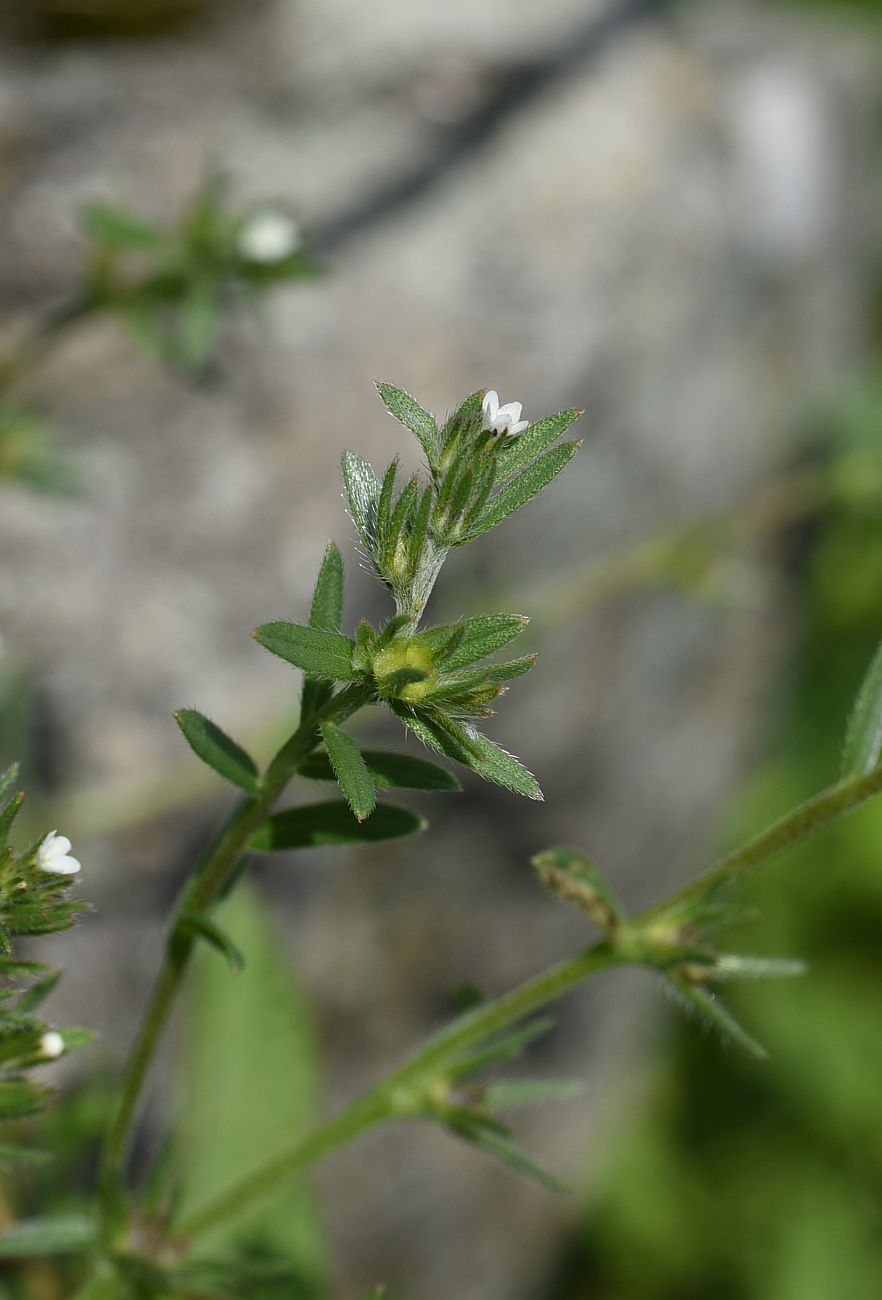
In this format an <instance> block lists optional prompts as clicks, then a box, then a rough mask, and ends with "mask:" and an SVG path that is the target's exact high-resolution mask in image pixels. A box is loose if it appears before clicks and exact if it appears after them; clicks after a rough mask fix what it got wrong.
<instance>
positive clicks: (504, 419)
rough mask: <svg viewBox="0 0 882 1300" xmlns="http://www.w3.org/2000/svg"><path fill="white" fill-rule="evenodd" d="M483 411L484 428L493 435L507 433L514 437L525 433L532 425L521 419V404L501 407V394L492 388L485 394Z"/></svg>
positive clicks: (507, 404)
mask: <svg viewBox="0 0 882 1300" xmlns="http://www.w3.org/2000/svg"><path fill="white" fill-rule="evenodd" d="M481 410H482V411H483V413H484V428H485V429H489V430H490V432H491V433H507V434H510V435H511V436H512V437H514V435H515V434H516V433H523V432H524V429H526V428H527V426H528V424H529V423H530V421H529V420H522V419H521V404H520V402H506V404H505V406H500V405H499V394H498V393H497V392H496V391H495V390H494V389H492V388H491V389H490V392H489V393H486V394H485V396H484V400H483V402H482V403H481Z"/></svg>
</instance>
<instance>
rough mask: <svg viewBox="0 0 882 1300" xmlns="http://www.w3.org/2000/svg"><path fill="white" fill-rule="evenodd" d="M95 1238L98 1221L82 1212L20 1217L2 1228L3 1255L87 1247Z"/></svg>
mask: <svg viewBox="0 0 882 1300" xmlns="http://www.w3.org/2000/svg"><path fill="white" fill-rule="evenodd" d="M94 1240H95V1223H94V1221H93V1220H92V1219H90V1218H88V1217H87V1216H86V1215H83V1214H68V1215H59V1216H58V1217H57V1218H54V1217H53V1218H45V1219H21V1220H20V1221H19V1222H18V1223H13V1224H12V1225H11V1226H10V1227H8V1228H6V1229H5V1230H4V1231H3V1232H0V1259H30V1258H39V1257H40V1256H41V1255H66V1254H70V1253H72V1252H78V1251H81V1250H84V1249H85V1248H86V1247H87V1246H91V1244H92V1242H93V1241H94Z"/></svg>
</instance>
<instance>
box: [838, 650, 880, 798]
mask: <svg viewBox="0 0 882 1300" xmlns="http://www.w3.org/2000/svg"><path fill="white" fill-rule="evenodd" d="M880 757H882V645H880V646H879V648H878V650H877V651H876V653H875V655H874V656H873V658H872V661H871V663H870V666H869V668H868V669H867V675H866V677H865V678H864V680H863V683H862V685H861V689H860V690H859V692H858V697H857V699H856V700H855V705H854V712H853V713H852V715H851V717H850V719H849V722H848V729H847V730H846V733H845V744H844V746H843V750H842V775H843V776H844V777H845V776H858V775H860V774H861V773H865V772H871V771H872V770H873V768H874V767H876V766H877V764H878V763H879V759H880Z"/></svg>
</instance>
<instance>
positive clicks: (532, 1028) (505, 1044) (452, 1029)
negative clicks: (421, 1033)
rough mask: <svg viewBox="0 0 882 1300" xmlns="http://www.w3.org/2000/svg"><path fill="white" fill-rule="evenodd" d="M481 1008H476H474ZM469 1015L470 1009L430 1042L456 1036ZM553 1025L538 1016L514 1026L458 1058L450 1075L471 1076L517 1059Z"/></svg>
mask: <svg viewBox="0 0 882 1300" xmlns="http://www.w3.org/2000/svg"><path fill="white" fill-rule="evenodd" d="M478 1009H479V1008H475V1011H477V1010H478ZM470 1014H472V1013H471V1012H468V1011H467V1012H465V1013H464V1014H463V1015H462V1016H459V1017H457V1019H456V1020H454V1021H452V1023H451V1024H449V1025H445V1027H444V1028H443V1029H441V1030H439V1032H438V1034H437V1035H435V1036H434V1038H430V1039H429V1043H434V1042H435V1041H439V1042H443V1041H444V1038H445V1037H449V1036H451V1035H455V1034H456V1032H457V1030H458V1029H459V1028H460V1026H461V1025H462V1024H463V1023H466V1022H467V1021H468V1019H469V1016H470ZM553 1025H554V1021H553V1020H551V1019H550V1018H549V1017H548V1016H537V1017H535V1018H534V1019H533V1020H530V1021H528V1022H527V1024H525V1025H522V1026H521V1027H520V1029H514V1030H512V1032H511V1033H509V1034H502V1035H498V1036H496V1037H491V1038H490V1039H489V1040H487V1041H485V1042H484V1043H482V1044H480V1045H479V1046H478V1047H473V1048H471V1049H470V1050H469V1051H468V1052H466V1053H465V1054H464V1055H462V1056H460V1057H459V1058H458V1059H457V1060H455V1061H454V1063H453V1064H452V1065H450V1066H449V1067H448V1071H447V1073H448V1076H449V1078H451V1079H463V1078H471V1077H472V1076H473V1075H476V1074H480V1073H481V1071H482V1070H487V1069H489V1068H490V1066H491V1065H499V1064H501V1063H502V1062H503V1061H513V1060H516V1059H517V1057H519V1056H520V1055H521V1053H522V1052H523V1050H524V1048H525V1047H528V1046H529V1044H530V1043H532V1042H533V1041H534V1039H536V1038H540V1037H541V1036H542V1034H547V1033H548V1031H549V1029H551V1028H553Z"/></svg>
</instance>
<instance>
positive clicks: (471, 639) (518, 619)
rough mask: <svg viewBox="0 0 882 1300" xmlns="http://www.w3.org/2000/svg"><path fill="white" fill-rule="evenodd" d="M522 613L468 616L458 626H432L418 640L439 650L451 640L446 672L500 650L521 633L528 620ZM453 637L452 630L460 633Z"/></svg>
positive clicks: (465, 665)
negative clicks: (454, 639)
mask: <svg viewBox="0 0 882 1300" xmlns="http://www.w3.org/2000/svg"><path fill="white" fill-rule="evenodd" d="M529 621H530V620H529V619H528V618H527V617H526V616H525V615H523V614H486V615H482V616H479V617H478V618H466V619H463V621H462V622H461V623H460V624H458V625H455V627H449V626H442V627H433V628H429V629H428V630H427V631H426V632H423V633H420V635H419V638H418V639H419V640H420V641H421V642H423V643H424V644H425V645H427V646H428V647H429V649H431V650H433V651H434V650H440V648H441V647H443V646H444V644H445V642H450V643H451V649H450V650H449V652H448V654H447V657H446V659H445V661H444V671H445V672H455V671H456V669H457V668H466V667H468V666H469V664H473V663H477V662H478V660H480V659H486V657H487V656H488V655H491V654H493V652H494V651H495V650H501V649H502V647H503V646H504V645H508V643H509V641H513V640H514V638H515V637H516V636H520V634H521V633H522V632H523V630H524V628H525V627H526V626H527V624H528V623H529ZM459 629H462V632H461V635H457V638H456V641H455V642H454V641H453V636H452V634H453V632H454V631H456V632H457V633H459Z"/></svg>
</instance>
